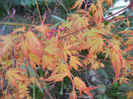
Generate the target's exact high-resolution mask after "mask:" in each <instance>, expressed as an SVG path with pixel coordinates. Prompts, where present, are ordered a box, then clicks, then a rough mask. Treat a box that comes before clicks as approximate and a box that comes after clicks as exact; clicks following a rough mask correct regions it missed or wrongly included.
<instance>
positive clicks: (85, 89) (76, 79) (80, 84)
mask: <svg viewBox="0 0 133 99" xmlns="http://www.w3.org/2000/svg"><path fill="white" fill-rule="evenodd" d="M74 84H75V86H76V88H77V89H78V90H79V91H80V95H82V91H83V92H84V93H86V94H87V95H89V96H90V97H91V98H93V95H92V94H91V93H90V91H91V90H93V89H96V88H99V87H89V88H88V87H87V86H86V85H85V83H84V82H83V81H82V80H81V79H80V78H79V77H77V76H76V77H74Z"/></svg>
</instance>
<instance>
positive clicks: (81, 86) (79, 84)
mask: <svg viewBox="0 0 133 99" xmlns="http://www.w3.org/2000/svg"><path fill="white" fill-rule="evenodd" d="M74 84H75V86H76V88H77V89H78V90H83V89H86V88H87V86H86V85H85V83H84V82H83V81H82V80H81V78H79V77H77V76H76V77H74Z"/></svg>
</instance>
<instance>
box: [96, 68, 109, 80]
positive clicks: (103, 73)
mask: <svg viewBox="0 0 133 99" xmlns="http://www.w3.org/2000/svg"><path fill="white" fill-rule="evenodd" d="M97 71H98V72H99V73H100V74H101V75H103V76H105V77H107V78H108V75H107V73H106V72H105V71H104V70H102V69H98V70H97Z"/></svg>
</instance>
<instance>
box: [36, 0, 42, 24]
mask: <svg viewBox="0 0 133 99" xmlns="http://www.w3.org/2000/svg"><path fill="white" fill-rule="evenodd" d="M35 1H36V8H37V11H38V14H39V17H40V21H41V22H42V17H41V12H40V10H39V5H38V1H37V0H35Z"/></svg>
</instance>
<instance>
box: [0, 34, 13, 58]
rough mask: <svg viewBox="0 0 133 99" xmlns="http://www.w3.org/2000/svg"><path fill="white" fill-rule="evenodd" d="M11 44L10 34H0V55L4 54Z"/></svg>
mask: <svg viewBox="0 0 133 99" xmlns="http://www.w3.org/2000/svg"><path fill="white" fill-rule="evenodd" d="M12 45H13V41H12V36H11V35H7V36H0V56H2V55H4V54H5V53H6V52H7V50H8V49H10V48H11V46H12Z"/></svg>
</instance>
